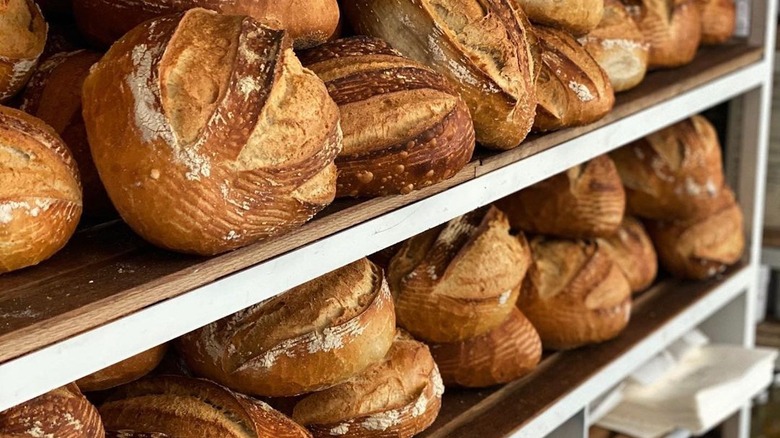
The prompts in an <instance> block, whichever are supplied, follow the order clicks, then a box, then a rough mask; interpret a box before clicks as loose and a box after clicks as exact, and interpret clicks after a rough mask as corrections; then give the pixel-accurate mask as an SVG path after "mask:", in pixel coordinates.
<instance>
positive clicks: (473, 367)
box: [431, 308, 542, 388]
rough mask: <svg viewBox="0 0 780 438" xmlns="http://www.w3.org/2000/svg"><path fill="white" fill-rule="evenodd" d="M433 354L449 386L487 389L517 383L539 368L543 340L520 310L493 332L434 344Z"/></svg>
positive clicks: (432, 347) (445, 382)
mask: <svg viewBox="0 0 780 438" xmlns="http://www.w3.org/2000/svg"><path fill="white" fill-rule="evenodd" d="M431 354H433V359H434V360H435V361H436V364H437V365H438V366H439V370H440V371H441V377H442V379H443V380H444V384H445V385H447V386H465V387H470V388H484V387H488V386H493V385H498V384H501V383H507V382H511V381H512V380H517V379H519V378H521V377H523V376H525V375H526V374H528V373H530V372H531V371H533V370H534V368H536V366H537V365H538V364H539V361H540V360H541V358H542V341H541V339H539V333H537V332H536V329H535V328H534V326H533V325H531V322H530V321H528V319H527V318H526V317H525V315H523V313H522V312H520V310H518V309H517V308H515V309H513V310H512V313H510V314H509V317H507V319H506V320H505V321H504V323H503V324H501V325H499V326H498V327H496V328H494V329H493V330H491V331H489V332H487V333H485V334H483V335H480V336H477V337H475V338H471V339H468V340H465V341H463V342H453V343H449V344H433V345H431Z"/></svg>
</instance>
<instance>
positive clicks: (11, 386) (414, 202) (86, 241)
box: [0, 44, 765, 410]
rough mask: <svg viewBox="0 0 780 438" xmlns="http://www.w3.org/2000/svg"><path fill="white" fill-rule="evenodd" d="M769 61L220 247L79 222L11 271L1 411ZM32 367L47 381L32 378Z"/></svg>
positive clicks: (694, 101)
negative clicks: (291, 227)
mask: <svg viewBox="0 0 780 438" xmlns="http://www.w3.org/2000/svg"><path fill="white" fill-rule="evenodd" d="M762 59H763V57H762V49H760V48H750V47H747V46H746V45H744V44H734V45H730V46H721V47H717V48H704V49H702V50H701V51H700V53H699V55H698V57H697V59H696V60H695V62H694V63H692V64H691V65H689V66H686V67H684V68H681V69H677V70H670V71H660V72H654V73H651V74H649V75H648V77H647V79H646V80H645V82H644V83H643V84H642V85H641V86H640V87H638V88H636V89H634V90H632V91H630V92H627V93H623V94H621V95H619V96H618V99H617V105H616V107H615V109H614V111H613V112H612V113H611V114H610V115H608V116H607V117H606V118H605V119H603V120H601V121H599V122H597V123H594V124H592V125H588V126H585V127H580V128H574V129H569V130H564V131H560V132H555V133H552V134H548V135H545V136H541V137H538V138H532V139H529V140H528V141H526V142H525V143H524V144H523V145H522V146H521V147H520V148H518V149H516V150H513V151H508V152H504V153H500V154H494V155H488V154H484V155H480V156H477V157H476V158H475V160H474V161H472V162H471V163H470V164H469V165H468V166H466V168H464V169H463V170H462V171H461V172H460V173H459V174H458V175H456V176H455V177H454V178H453V179H451V180H449V181H445V182H443V183H440V184H438V185H435V186H432V187H429V188H426V189H424V190H421V191H418V192H414V193H412V194H410V195H406V196H394V197H387V198H381V199H374V200H368V201H365V202H360V203H357V202H355V201H343V202H338V203H336V204H335V205H333V206H331V207H330V208H329V209H328V210H327V211H326V212H324V213H323V214H321V215H319V216H318V217H317V218H316V219H315V220H313V221H312V222H311V223H309V224H307V225H305V226H304V227H303V228H301V229H299V230H296V231H295V232H292V233H290V234H288V235H286V236H282V237H279V238H276V239H272V240H268V241H265V242H261V243H258V244H256V245H252V246H249V247H246V248H243V249H239V250H237V251H234V252H231V253H228V254H224V255H221V256H218V257H213V258H208V259H207V258H197V257H188V256H182V255H177V254H173V253H168V252H165V251H162V250H158V249H155V248H153V247H151V246H149V245H148V244H146V243H145V242H143V241H142V240H141V239H139V238H138V237H136V236H135V235H134V234H133V233H132V232H130V231H129V230H128V229H127V228H126V227H125V226H124V225H122V224H120V223H113V224H107V225H103V226H100V227H94V228H91V229H88V230H84V231H81V232H79V233H77V235H76V236H75V237H74V238H73V240H72V242H71V243H70V244H69V245H68V246H67V247H66V249H65V250H63V251H62V252H61V253H60V254H58V255H57V256H55V257H54V258H53V259H52V260H50V261H48V262H46V263H44V264H42V265H41V266H39V267H36V268H32V269H27V270H23V271H20V272H17V273H14V274H10V275H4V276H2V277H0V362H4V363H3V364H2V365H0V388H3V391H2V393H0V410H2V409H5V408H7V407H10V406H13V405H15V404H17V403H19V402H21V401H24V400H27V399H29V398H31V397H33V396H35V395H38V394H40V393H43V392H45V391H46V390H48V389H50V388H52V387H55V386H58V385H61V384H64V383H67V382H69V381H72V380H75V379H77V378H79V377H81V376H83V375H86V374H89V373H91V372H94V371H96V370H98V369H100V368H103V367H105V366H108V365H110V364H112V363H115V362H117V361H119V360H122V359H124V358H127V357H129V356H131V355H133V354H136V353H138V352H140V351H143V350H144V349H147V348H150V347H152V346H154V345H157V344H159V343H162V342H165V341H167V340H170V339H172V338H175V337H177V336H179V335H181V334H184V333H186V332H188V331H190V330H192V329H194V328H197V327H200V326H202V325H205V324H207V323H209V322H211V321H213V320H216V319H218V318H221V317H223V316H226V315H228V314H230V313H233V312H236V311H238V310H240V309H242V308H244V307H247V306H249V305H252V304H254V303H257V302H259V301H261V300H263V299H265V298H268V297H270V296H273V295H275V294H278V293H280V292H282V291H285V290H287V289H289V288H291V287H294V286H296V285H298V284H300V283H303V282H305V281H308V280H311V279H312V278H315V277H317V276H319V275H322V274H325V273H327V272H329V271H331V270H333V269H336V268H338V267H340V266H343V265H345V264H347V263H350V262H352V261H354V260H356V259H358V258H360V257H363V256H365V255H367V254H370V253H372V252H375V251H377V250H380V249H382V248H385V247H387V246H389V245H392V244H394V243H396V242H398V241H401V240H403V239H406V238H409V237H411V236H413V235H415V234H417V233H420V232H422V231H424V230H426V229H428V228H431V227H433V226H436V225H438V224H440V223H443V222H446V221H448V220H450V219H452V218H454V217H456V216H458V215H461V214H464V213H466V212H468V211H471V210H473V209H474V208H477V207H479V206H482V205H485V204H488V203H490V202H492V201H494V200H496V199H498V198H501V197H503V196H505V195H508V194H510V193H512V192H515V191H517V190H519V189H521V188H523V187H527V186H528V185H531V184H533V183H535V182H538V181H540V180H542V179H544V178H546V177H548V176H551V175H553V174H556V173H558V172H561V171H564V170H565V169H567V168H569V167H571V166H573V165H576V164H578V163H581V162H583V161H586V160H588V159H591V158H593V157H595V156H597V155H600V154H603V153H605V152H608V151H610V150H612V149H614V148H616V147H619V146H621V145H623V144H625V143H627V142H630V141H633V140H635V139H637V138H640V137H642V136H644V135H646V134H649V133H651V132H653V131H655V130H657V129H660V128H662V127H664V126H666V125H668V124H671V123H674V122H676V121H678V120H680V119H682V118H685V117H687V116H689V115H691V114H694V113H697V112H700V111H701V110H704V109H706V108H708V107H711V106H713V105H715V104H717V103H720V102H722V101H725V100H728V99H731V98H733V97H735V96H737V95H740V94H742V93H744V92H746V91H748V90H751V89H753V88H756V87H758V86H759V85H760V84H762V81H764V80H765V79H764V76H765V75H764V74H763V73H764V72H765V66H764V62H762ZM185 292H188V293H185ZM30 375H35V376H41V377H40V378H36V379H35V381H34V382H31V381H29V380H27V381H25V380H26V379H22V378H21V376H30Z"/></svg>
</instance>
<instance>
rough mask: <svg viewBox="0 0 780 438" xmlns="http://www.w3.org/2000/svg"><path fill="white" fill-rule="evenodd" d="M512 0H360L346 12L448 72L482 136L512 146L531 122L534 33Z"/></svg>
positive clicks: (358, 25) (362, 27)
mask: <svg viewBox="0 0 780 438" xmlns="http://www.w3.org/2000/svg"><path fill="white" fill-rule="evenodd" d="M512 1H513V0H495V1H490V2H484V1H480V0H354V1H349V2H345V4H344V14H345V15H346V16H347V17H348V18H349V21H350V23H351V24H352V27H353V28H354V29H355V30H356V31H358V32H360V33H363V34H366V35H372V36H375V37H379V38H382V39H383V40H385V41H387V42H389V43H390V45H391V46H392V47H394V48H396V49H398V50H399V51H400V52H401V53H403V54H404V55H406V56H408V57H410V58H412V59H415V60H417V61H420V62H422V63H423V64H426V65H428V66H430V67H431V68H433V69H434V70H436V71H438V72H440V73H442V74H443V75H444V76H446V77H447V78H448V79H449V80H450V81H452V83H453V84H454V85H455V86H456V88H457V90H458V92H459V93H460V95H461V96H462V97H463V99H464V100H465V101H466V103H467V104H468V106H469V109H470V110H471V116H472V117H473V119H474V128H475V130H476V136H477V141H478V142H479V143H480V144H482V145H483V146H486V147H489V148H493V149H511V148H514V147H516V146H517V145H519V144H520V142H522V141H523V139H525V137H526V135H527V134H528V132H529V131H530V130H531V126H532V125H533V120H534V110H535V107H536V96H535V90H534V82H535V80H536V77H537V75H538V73H539V54H538V50H537V48H536V37H535V35H534V32H533V30H532V29H531V28H530V24H529V23H528V20H527V18H526V16H525V14H524V13H523V12H522V10H520V9H519V8H516V7H515V6H513V5H512V3H511V2H512Z"/></svg>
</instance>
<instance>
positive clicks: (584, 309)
mask: <svg viewBox="0 0 780 438" xmlns="http://www.w3.org/2000/svg"><path fill="white" fill-rule="evenodd" d="M531 254H533V258H534V263H533V264H532V265H531V268H530V269H529V270H528V275H526V277H525V282H524V283H523V290H522V291H521V293H520V298H519V299H518V301H517V305H518V307H519V308H520V310H521V311H522V312H523V314H525V315H526V316H527V317H528V319H529V320H530V321H531V323H532V324H533V326H534V327H535V328H536V330H537V331H538V332H539V336H540V337H541V338H542V344H543V345H544V348H547V349H556V350H559V349H569V348H576V347H579V346H582V345H586V344H593V343H598V342H602V341H606V340H609V339H612V338H614V337H615V336H617V335H618V334H620V332H621V331H622V330H623V329H624V328H625V327H626V325H627V324H628V320H629V317H630V316H631V287H630V286H629V284H628V280H626V277H624V276H623V273H622V272H621V271H620V268H619V267H618V266H617V264H615V263H614V262H613V261H612V258H611V257H610V256H609V254H607V252H606V251H604V250H603V249H602V248H601V246H600V245H599V244H598V243H597V242H596V241H585V240H580V241H577V240H561V239H549V238H545V237H536V238H534V239H533V240H531Z"/></svg>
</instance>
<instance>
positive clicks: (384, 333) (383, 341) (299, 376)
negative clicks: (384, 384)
mask: <svg viewBox="0 0 780 438" xmlns="http://www.w3.org/2000/svg"><path fill="white" fill-rule="evenodd" d="M394 336H395V312H394V310H393V299H392V296H391V295H390V291H389V290H388V287H387V282H386V281H385V279H384V275H383V273H382V270H381V269H379V268H377V267H376V266H374V265H373V264H372V263H371V262H369V261H368V260H366V259H362V260H359V261H357V262H355V263H353V264H351V265H348V266H345V267H343V268H341V269H338V270H335V271H333V272H331V273H329V274H326V275H324V276H322V277H319V278H317V279H315V280H312V281H310V282H308V283H304V284H303V285H301V286H298V287H296V288H294V289H292V290H290V291H288V292H286V293H284V294H282V295H278V296H276V297H274V298H271V299H270V300H267V301H265V302H263V303H261V304H257V305H255V306H252V307H249V308H248V309H245V310H242V311H241V312H238V313H236V314H234V315H232V316H229V317H227V318H224V319H222V320H219V321H217V322H214V323H212V324H209V325H207V326H205V327H203V328H201V329H198V330H195V331H194V332H191V333H189V334H187V335H185V336H183V337H182V338H180V340H179V343H178V347H179V352H180V353H181V355H182V357H183V358H184V359H185V361H186V362H187V365H188V366H189V367H190V369H192V370H193V371H194V372H195V373H197V374H199V375H202V376H204V377H208V378H210V379H213V380H215V381H216V382H219V383H222V384H223V385H226V386H228V387H230V388H233V389H235V390H237V391H241V392H244V393H247V394H254V395H263V396H269V397H286V396H293V395H298V394H303V393H306V392H311V391H317V390H321V389H325V388H328V387H331V386H333V385H336V384H338V383H341V382H344V381H345V380H347V379H349V378H351V377H352V376H354V375H355V374H357V373H359V372H361V371H363V370H364V369H365V368H366V367H367V366H369V365H370V364H372V363H374V362H377V361H379V360H381V359H382V358H383V357H384V356H385V353H387V350H388V349H389V348H390V345H391V344H392V343H393V337H394Z"/></svg>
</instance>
